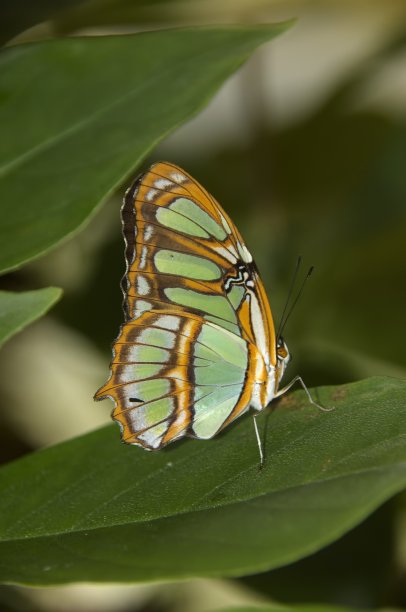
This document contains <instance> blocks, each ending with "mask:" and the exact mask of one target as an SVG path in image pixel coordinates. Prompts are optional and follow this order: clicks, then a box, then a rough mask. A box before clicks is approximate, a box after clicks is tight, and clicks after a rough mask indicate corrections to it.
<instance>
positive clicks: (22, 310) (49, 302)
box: [0, 287, 62, 346]
mask: <svg viewBox="0 0 406 612" xmlns="http://www.w3.org/2000/svg"><path fill="white" fill-rule="evenodd" d="M61 295H62V291H61V289H58V288H57V287H47V288H45V289H37V290H35V291H24V292H20V293H14V292H11V291H0V346H1V345H2V344H4V342H5V341H6V340H8V339H9V338H11V336H14V334H17V333H18V332H19V331H21V330H22V329H24V327H26V326H27V325H29V324H30V323H32V322H33V321H35V320H36V319H39V317H42V316H43V315H44V314H45V313H46V312H47V311H48V310H49V309H50V308H51V306H53V305H54V304H55V302H57V301H58V300H59V298H60V297H61Z"/></svg>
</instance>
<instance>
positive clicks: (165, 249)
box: [95, 162, 290, 450]
mask: <svg viewBox="0 0 406 612" xmlns="http://www.w3.org/2000/svg"><path fill="white" fill-rule="evenodd" d="M122 219H123V233H124V238H125V243H126V251H125V255H126V262H127V271H126V274H125V276H124V278H123V282H122V288H123V292H124V311H125V318H126V320H125V323H124V324H123V325H122V327H121V330H120V333H119V336H118V338H117V339H116V341H115V344H114V349H113V361H112V364H111V376H110V378H109V380H108V381H107V382H106V384H105V385H103V387H101V388H100V389H99V390H98V391H97V393H96V395H95V398H96V399H104V398H105V397H110V398H111V399H113V401H114V402H115V409H114V411H113V414H112V416H113V419H114V420H116V421H117V422H118V423H119V425H120V428H121V431H122V439H123V441H124V442H127V443H129V444H136V445H138V446H142V447H143V448H146V449H148V450H152V449H159V448H162V447H163V446H165V445H166V444H168V443H170V442H173V441H175V440H177V439H179V438H181V437H183V436H191V437H196V438H202V439H207V438H211V437H213V436H214V435H215V434H216V433H217V432H218V431H220V430H221V429H223V428H224V427H226V426H227V425H228V424H229V423H231V422H232V421H233V420H235V419H236V418H237V417H238V416H240V415H241V414H243V413H244V412H246V411H247V410H248V409H249V408H250V407H252V408H253V409H254V410H257V411H260V410H263V409H264V408H265V407H266V406H267V405H268V404H269V402H270V401H271V400H272V399H273V398H274V397H275V396H276V395H277V393H278V389H279V383H280V380H281V378H282V376H283V373H284V370H285V367H286V365H287V363H288V361H289V358H290V357H289V353H288V350H287V347H286V345H285V343H284V342H283V340H282V339H280V338H279V339H277V338H276V337H275V330H274V325H273V320H272V314H271V310H270V307H269V303H268V299H267V296H266V293H265V290H264V287H263V284H262V281H261V279H260V277H259V274H258V270H257V268H256V265H255V263H254V262H253V259H252V256H251V254H250V252H249V251H248V249H247V247H246V246H245V244H244V241H243V239H242V237H241V235H240V233H239V232H238V230H237V228H236V227H235V225H234V224H233V222H232V221H231V219H230V218H229V217H228V215H227V214H226V213H225V211H224V210H223V209H222V208H221V207H220V205H219V204H218V203H217V202H216V200H214V198H213V197H212V196H211V195H210V194H209V193H208V192H207V191H206V190H205V189H204V188H203V187H202V186H201V185H199V183H197V181H195V180H194V179H193V178H192V177H191V176H190V175H188V174H187V173H186V172H185V171H184V170H182V169H181V168H178V167H177V166H175V165H173V164H169V163H166V162H158V163H156V164H154V165H153V166H151V168H150V169H149V170H148V171H147V172H146V173H145V174H143V175H142V176H141V177H139V178H138V179H137V180H136V181H135V183H134V185H133V186H132V187H131V188H130V189H129V190H128V191H127V193H126V196H125V199H124V204H123V208H122Z"/></svg>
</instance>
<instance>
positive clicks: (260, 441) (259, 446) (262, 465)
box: [252, 413, 264, 470]
mask: <svg viewBox="0 0 406 612" xmlns="http://www.w3.org/2000/svg"><path fill="white" fill-rule="evenodd" d="M258 414H259V413H257V414H253V415H252V418H253V423H254V430H255V436H256V438H257V444H258V450H259V469H260V470H261V469H262V468H263V467H264V450H263V448H262V440H261V436H260V435H259V431H258V425H257V416H258Z"/></svg>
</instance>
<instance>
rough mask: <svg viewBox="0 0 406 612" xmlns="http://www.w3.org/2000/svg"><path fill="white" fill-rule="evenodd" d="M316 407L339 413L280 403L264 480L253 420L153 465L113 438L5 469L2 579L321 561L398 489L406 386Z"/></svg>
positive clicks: (374, 385) (350, 388)
mask: <svg viewBox="0 0 406 612" xmlns="http://www.w3.org/2000/svg"><path fill="white" fill-rule="evenodd" d="M315 395H316V397H318V398H319V400H320V401H322V402H323V403H324V404H325V405H332V404H333V403H334V405H335V406H336V410H334V411H332V412H329V413H320V412H319V411H317V410H316V409H314V407H312V406H309V404H308V402H307V400H306V398H305V395H304V393H303V392H300V393H299V392H298V393H295V394H293V395H289V397H286V398H284V399H282V400H281V402H280V407H279V409H278V410H276V411H275V412H274V413H273V415H272V417H271V418H270V419H269V422H268V425H269V427H268V428H267V429H268V431H267V432H265V434H266V440H267V443H266V451H267V459H266V465H265V467H264V469H263V470H262V471H260V470H258V449H257V447H256V444H255V439H254V435H253V431H252V423H251V422H250V419H243V420H242V422H240V423H239V424H237V425H236V426H235V427H231V428H230V429H229V430H228V431H226V432H225V433H224V435H220V436H218V437H216V438H215V439H213V440H211V441H205V442H203V441H185V442H183V443H178V444H177V445H173V446H172V447H169V448H168V449H166V450H163V451H160V452H159V453H145V452H144V451H142V450H141V449H134V448H131V447H127V446H124V445H121V444H119V443H118V433H117V431H116V429H115V428H114V427H112V426H110V427H106V428H104V429H101V430H98V431H96V432H93V433H91V434H88V435H86V436H83V437H80V438H77V439H74V440H71V441H69V442H66V443H64V444H60V445H58V446H55V447H52V448H48V449H46V450H44V451H40V452H38V453H35V454H33V455H31V456H28V457H26V458H23V459H21V460H19V461H17V462H15V463H13V464H11V465H9V466H6V467H5V468H3V469H2V471H1V473H0V500H1V501H0V507H1V511H0V516H1V544H0V559H1V560H2V561H0V577H1V580H3V581H6V582H20V583H26V584H53V583H62V582H66V581H75V580H93V581H101V580H103V581H145V580H157V579H168V578H185V577H190V576H224V575H241V574H248V573H253V572H255V571H261V570H262V571H263V570H265V569H268V568H271V567H277V566H281V565H283V564H286V563H289V562H291V561H294V560H296V559H299V558H301V557H303V556H305V555H307V554H309V553H311V552H313V551H316V550H318V549H319V548H321V547H322V546H324V545H325V544H326V543H328V542H331V541H333V540H334V539H336V538H338V537H339V536H340V535H342V534H343V533H344V532H345V531H347V530H348V529H350V528H351V527H353V526H354V525H355V524H357V523H358V522H360V521H361V520H362V519H363V518H364V517H365V516H367V515H368V514H369V513H370V512H372V510H374V509H375V508H376V507H377V506H378V505H379V504H381V503H382V502H383V501H384V500H385V499H387V498H388V497H390V496H391V495H393V494H394V493H396V492H397V491H399V490H401V489H402V488H403V487H404V486H405V484H406V443H405V440H406V402H405V396H406V384H405V382H404V381H399V380H396V379H390V378H373V379H368V380H365V381H361V382H359V383H354V384H350V385H346V386H342V387H337V388H330V389H323V390H320V392H317V393H316V392H315ZM262 423H263V424H265V423H266V415H262ZM258 525H261V529H258Z"/></svg>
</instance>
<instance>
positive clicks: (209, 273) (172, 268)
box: [154, 249, 221, 280]
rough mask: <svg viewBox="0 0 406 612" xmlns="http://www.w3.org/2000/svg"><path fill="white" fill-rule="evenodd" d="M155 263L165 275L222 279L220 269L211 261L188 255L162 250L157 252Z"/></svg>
mask: <svg viewBox="0 0 406 612" xmlns="http://www.w3.org/2000/svg"><path fill="white" fill-rule="evenodd" d="M154 263H155V266H156V267H157V269H158V270H159V272H162V273H163V274H176V275H179V276H185V277H186V278H193V279H196V280H216V279H218V278H220V277H221V270H220V268H219V267H218V266H217V265H216V264H215V263H213V262H212V261H210V259H207V258H205V257H197V256H195V255H188V254H187V253H179V252H177V251H171V250H167V249H161V250H159V251H157V252H156V254H155V257H154Z"/></svg>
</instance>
